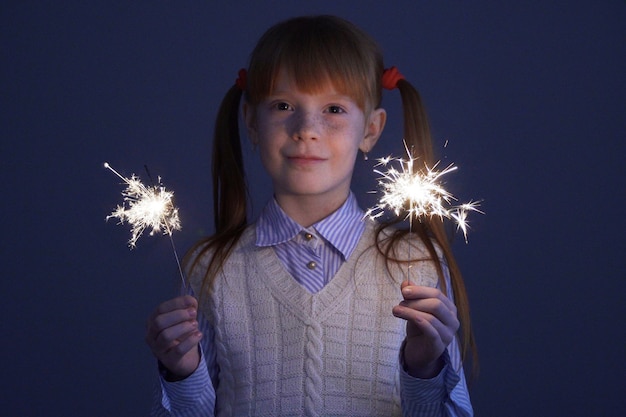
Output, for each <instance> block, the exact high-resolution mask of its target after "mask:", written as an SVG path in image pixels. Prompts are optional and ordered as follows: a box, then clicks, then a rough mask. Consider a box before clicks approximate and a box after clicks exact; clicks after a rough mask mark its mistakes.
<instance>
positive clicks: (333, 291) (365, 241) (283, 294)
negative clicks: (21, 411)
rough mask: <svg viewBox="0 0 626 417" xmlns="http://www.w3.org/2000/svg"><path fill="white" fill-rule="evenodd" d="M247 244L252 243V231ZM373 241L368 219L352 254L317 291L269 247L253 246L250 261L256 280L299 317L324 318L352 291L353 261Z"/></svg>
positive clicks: (357, 259)
mask: <svg viewBox="0 0 626 417" xmlns="http://www.w3.org/2000/svg"><path fill="white" fill-rule="evenodd" d="M252 235H253V236H250V237H251V238H252V240H251V244H252V245H254V233H252ZM372 243H373V225H372V224H371V223H370V222H368V223H367V225H366V227H365V230H364V231H363V235H362V236H361V239H360V240H359V243H358V244H357V247H356V248H355V249H354V251H353V253H352V256H350V258H349V259H348V260H347V261H346V262H345V263H343V264H342V265H341V267H340V268H339V270H338V271H337V273H336V274H335V276H334V277H333V278H332V279H331V280H330V282H329V283H328V284H326V285H325V286H324V288H322V289H321V290H320V291H318V292H317V293H311V292H309V291H308V290H307V289H306V288H305V287H303V286H302V285H300V284H299V283H298V282H297V281H296V280H295V279H294V278H293V277H292V276H291V275H290V274H289V272H288V271H287V270H286V269H285V267H284V266H283V264H282V263H281V261H280V259H278V256H277V255H276V252H275V251H274V249H273V248H272V247H255V248H256V250H253V251H252V256H254V260H253V261H254V262H257V264H258V265H259V271H260V273H261V276H260V281H261V282H260V284H262V285H266V286H267V287H268V288H269V289H270V291H271V293H272V294H273V296H274V297H276V298H277V299H278V300H279V301H280V302H281V303H282V304H283V305H285V306H287V307H288V308H289V309H290V310H291V311H292V313H294V314H296V315H298V316H299V317H300V318H301V319H302V320H304V321H307V320H308V319H309V318H310V319H314V320H324V318H326V317H327V316H329V315H330V314H332V313H333V311H334V310H335V309H336V308H338V306H339V305H340V304H341V301H342V300H343V299H344V298H345V296H346V295H347V293H348V292H350V291H354V289H355V288H356V286H357V285H358V281H359V277H358V276H356V275H355V273H354V272H355V269H356V264H357V263H358V261H359V258H360V256H361V255H362V254H363V252H364V251H366V250H367V249H368V246H372Z"/></svg>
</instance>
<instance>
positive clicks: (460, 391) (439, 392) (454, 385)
mask: <svg viewBox="0 0 626 417" xmlns="http://www.w3.org/2000/svg"><path fill="white" fill-rule="evenodd" d="M443 359H444V367H443V369H442V370H441V372H439V374H438V375H437V376H435V377H434V378H431V379H421V378H414V377H412V376H411V375H409V374H408V373H407V372H406V371H405V370H404V366H401V367H400V396H401V397H402V413H403V415H405V416H414V417H426V416H451V417H452V416H454V417H457V416H458V417H470V416H473V415H474V411H473V409H472V403H471V402H470V398H469V391H468V390H467V384H466V381H465V373H464V372H463V367H462V366H461V360H460V352H459V348H458V343H457V341H456V339H455V340H454V341H453V342H452V343H451V344H450V346H448V348H447V349H446V350H445V351H444V353H443ZM401 363H402V361H401Z"/></svg>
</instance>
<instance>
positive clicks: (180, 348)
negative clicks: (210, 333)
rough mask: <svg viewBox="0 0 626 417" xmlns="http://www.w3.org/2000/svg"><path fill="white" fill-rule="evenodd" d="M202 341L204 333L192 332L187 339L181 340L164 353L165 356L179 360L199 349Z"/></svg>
mask: <svg viewBox="0 0 626 417" xmlns="http://www.w3.org/2000/svg"><path fill="white" fill-rule="evenodd" d="M200 340H202V333H201V332H200V331H194V332H191V333H189V334H188V335H187V337H185V338H183V339H179V340H178V343H176V344H175V345H173V346H172V347H171V348H170V349H169V350H167V351H166V352H165V353H164V356H165V357H168V358H172V359H174V360H177V359H178V358H180V357H182V356H185V355H186V354H187V353H189V352H190V351H191V350H192V349H197V346H198V343H199V342H200Z"/></svg>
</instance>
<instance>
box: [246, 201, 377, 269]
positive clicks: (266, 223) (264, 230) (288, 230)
mask: <svg viewBox="0 0 626 417" xmlns="http://www.w3.org/2000/svg"><path fill="white" fill-rule="evenodd" d="M363 217H364V212H363V210H361V208H360V207H359V204H358V202H357V200H356V197H355V196H354V194H353V193H352V192H350V194H349V195H348V198H347V199H346V201H345V202H344V203H343V205H342V206H341V207H339V209H337V210H336V211H335V212H333V213H332V214H330V215H329V216H328V217H326V218H324V219H322V220H320V221H319V222H317V223H315V224H314V225H312V226H311V227H309V228H304V227H302V226H301V225H299V224H298V223H296V222H295V221H294V220H293V219H291V218H290V217H289V216H288V215H287V214H286V213H285V212H284V211H283V210H282V209H281V208H280V206H279V205H278V202H277V201H276V199H275V198H273V199H272V200H271V201H270V202H269V203H268V204H267V205H266V206H265V208H264V209H263V211H262V212H261V215H260V216H259V219H258V221H257V226H256V232H257V233H256V236H257V239H256V245H257V246H275V245H279V244H281V243H284V242H287V241H289V240H291V239H293V238H295V237H296V236H297V235H298V234H299V233H302V232H316V234H317V235H318V236H321V237H323V238H324V239H325V240H326V241H328V242H329V243H330V244H331V245H332V246H333V247H334V248H335V249H337V250H338V251H339V252H341V254H342V255H343V257H344V259H347V258H348V256H350V254H351V253H352V251H353V250H354V248H355V247H356V245H357V243H358V240H359V238H360V237H361V234H362V233H363V230H364V229H365V223H364V222H363Z"/></svg>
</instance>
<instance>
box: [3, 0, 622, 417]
mask: <svg viewBox="0 0 626 417" xmlns="http://www.w3.org/2000/svg"><path fill="white" fill-rule="evenodd" d="M382 3H383V2H380V1H358V2H357V1H354V2H342V1H335V2H317V3H315V5H313V4H312V2H311V3H304V2H303V3H297V2H281V1H276V2H272V1H256V2H248V3H245V2H239V1H229V2H226V1H224V2H208V1H205V2H200V1H184V2H167V1H134V2H130V1H112V2H79V1H63V2H44V1H42V2H26V1H24V2H22V1H8V2H3V3H2V5H1V6H0V15H1V20H0V36H1V38H0V39H1V53H2V55H1V56H2V58H1V59H2V62H1V65H0V74H1V83H2V84H1V86H2V87H1V88H2V90H1V91H2V95H1V97H2V102H1V106H2V107H1V109H0V110H1V112H0V113H1V116H0V117H1V119H0V129H1V130H0V132H1V138H2V145H1V152H2V162H1V175H2V177H1V178H2V181H1V185H0V187H1V188H0V191H1V192H2V194H1V196H2V216H0V219H1V221H2V224H1V229H0V230H1V231H2V247H1V250H0V253H1V256H2V262H1V263H0V265H2V302H1V304H0V314H1V318H2V325H1V326H2V327H1V328H0V335H1V340H2V342H1V343H0V346H1V347H0V349H1V350H0V352H1V353H2V377H1V378H0V381H1V382H0V384H2V385H1V387H0V392H2V395H1V396H0V398H1V399H0V410H1V411H0V413H1V414H2V415H6V416H92V417H93V416H134V415H145V414H146V413H147V410H148V408H149V403H150V397H151V391H152V387H153V376H154V360H153V359H152V357H151V354H150V352H149V350H148V348H147V347H146V346H145V345H144V342H143V332H144V322H145V320H146V317H147V316H148V314H149V313H150V311H151V310H152V309H153V308H154V307H155V306H156V305H157V304H158V303H159V302H161V301H163V300H165V299H167V298H170V297H171V296H172V295H173V294H174V293H175V291H176V288H177V285H178V276H177V272H176V266H175V262H174V259H173V255H172V251H171V248H170V246H169V245H170V243H169V241H168V240H167V238H163V237H143V238H142V239H141V240H140V241H139V245H138V248H137V249H136V250H135V251H132V252H131V251H129V250H128V248H127V247H126V240H127V239H128V238H129V233H128V229H127V228H126V227H120V226H116V225H115V222H109V223H105V221H104V218H105V216H106V215H107V214H108V213H109V212H110V211H111V210H112V209H113V208H114V207H115V205H116V204H117V203H118V202H120V200H121V197H120V191H121V189H122V186H121V185H120V184H119V180H118V179H117V178H115V177H114V176H113V175H112V174H111V173H110V172H108V171H106V170H105V169H103V167H102V163H103V162H104V161H105V160H107V161H109V162H110V163H111V164H112V165H113V166H114V167H116V168H117V169H118V170H120V171H121V172H122V173H124V174H126V175H130V174H131V173H133V172H134V173H137V174H141V175H143V174H144V173H143V165H144V164H148V165H149V167H150V170H151V172H152V173H153V175H161V176H163V178H164V182H165V184H166V185H167V186H168V188H171V189H173V190H175V192H176V197H177V204H178V206H179V207H180V210H181V216H182V221H183V227H184V229H183V230H182V231H181V232H179V233H176V234H175V235H174V240H175V241H176V244H177V247H178V248H179V251H180V252H184V250H185V249H187V248H188V247H189V246H190V245H191V244H192V243H193V242H194V241H195V240H196V239H197V238H198V237H200V236H202V235H204V234H206V233H210V231H211V227H212V210H211V207H212V206H211V198H210V178H209V167H210V165H209V160H210V144H209V138H210V136H211V132H212V128H213V121H214V118H215V114H216V110H217V106H218V103H219V101H220V100H221V97H222V95H223V93H224V92H225V91H226V89H227V88H228V87H229V86H230V85H232V83H233V81H234V79H235V77H236V74H237V70H238V69H239V68H240V67H242V66H244V65H245V64H246V61H247V57H248V54H249V52H250V50H251V48H252V47H253V45H254V43H255V42H256V40H257V38H258V37H259V36H260V35H261V33H262V32H263V31H264V30H265V29H266V28H267V27H268V26H270V25H271V24H273V23H275V22H276V21H278V20H282V19H283V18H287V17H291V16H294V15H300V14H309V13H320V12H324V13H333V14H337V15H340V16H343V17H346V18H348V19H350V20H352V21H354V22H355V23H357V24H358V25H360V26H361V27H362V28H364V29H365V30H366V31H368V32H369V33H370V34H372V35H373V37H374V38H376V39H377V40H378V41H379V42H380V44H381V45H382V47H383V49H384V52H385V58H386V64H387V65H397V66H398V67H399V68H400V70H401V71H402V72H403V73H404V74H405V75H406V76H407V78H408V79H409V80H411V81H412V82H413V83H414V84H415V85H416V86H418V88H419V89H420V90H421V92H422V94H423V96H424V100H425V102H426V104H427V107H428V111H429V114H430V117H431V120H432V125H433V131H434V134H435V136H436V139H437V147H438V149H439V154H440V157H441V158H442V159H444V160H445V161H446V162H454V163H456V164H457V165H458V166H459V167H460V170H459V171H458V172H457V173H455V174H452V175H451V176H449V178H448V180H449V186H450V189H451V190H452V191H453V192H454V193H455V194H456V195H458V196H459V197H460V198H461V199H462V200H468V199H483V200H484V205H483V208H484V210H485V211H486V215H484V216H473V217H472V218H471V219H472V221H473V223H472V224H473V229H472V232H471V234H470V242H469V244H467V245H465V244H464V243H463V242H462V239H459V240H458V242H457V243H455V246H456V250H457V255H458V258H459V261H460V263H461V265H462V267H463V270H464V272H465V278H466V281H467V286H468V289H469V293H470V297H471V302H472V308H473V320H474V325H475V329H476V336H477V338H478V343H479V353H480V356H481V364H482V372H481V374H480V376H479V378H478V380H477V381H476V382H475V383H474V384H473V386H472V397H473V402H474V406H475V410H476V412H477V415H479V416H555V415H563V416H566V415H567V416H590V415H593V416H616V415H624V414H626V400H625V396H624V378H625V377H626V360H625V359H624V354H625V353H626V352H625V347H626V337H625V332H624V325H623V320H624V318H626V314H625V313H626V307H625V303H624V302H623V293H624V290H625V289H626V285H625V284H624V278H625V277H624V275H625V274H624V270H625V269H624V268H625V266H626V264H625V261H624V259H625V256H624V253H623V252H624V249H625V247H624V243H623V241H622V240H621V239H622V235H623V233H624V231H625V227H624V226H625V222H624V203H625V202H626V201H625V198H624V191H625V189H626V187H625V184H624V173H625V172H624V165H623V161H624V157H625V156H626V152H625V151H626V147H625V145H624V140H625V139H626V138H625V134H624V132H625V128H626V122H625V120H626V106H625V100H624V97H625V96H626V82H625V78H626V77H625V76H624V74H626V63H625V56H626V48H625V43H626V42H625V41H626V24H625V22H626V4H625V3H624V1H597V2H591V1H589V2H583V1H567V2H566V1H563V2H544V1H532V2H496V1H483V2H480V1H479V2H459V1H442V2H421V1H414V0H411V1H397V2H389V5H388V6H383V4H382ZM399 101H400V100H399V96H398V94H397V92H386V93H385V96H384V105H385V107H386V108H387V109H388V111H389V114H390V121H389V124H388V128H387V130H386V131H385V134H384V135H383V138H382V140H381V143H380V146H379V148H378V149H377V150H376V151H374V152H373V153H372V157H380V156H384V155H387V154H388V153H394V154H396V155H401V151H402V147H401V130H400V127H399V126H400V114H399ZM445 141H448V146H447V147H445V148H444V147H443V144H444V143H445ZM247 157H251V158H254V155H253V154H252V152H251V151H250V150H247ZM372 165H373V161H372V160H370V161H369V162H367V163H366V162H363V161H359V162H358V164H357V173H356V175H357V178H356V182H355V187H354V191H355V192H356V193H357V195H358V196H359V198H360V199H361V201H362V204H363V205H364V206H367V205H369V204H371V203H372V201H373V200H372V197H371V196H370V195H368V194H367V191H369V190H371V189H373V188H374V186H375V181H374V174H373V173H372V172H371V169H372ZM259 169H260V168H259V165H258V163H254V161H253V159H251V163H250V168H249V171H250V172H252V173H253V175H251V177H253V187H252V192H253V195H254V201H255V207H256V209H258V207H259V206H261V205H262V204H263V202H264V201H265V199H266V198H267V197H268V196H269V194H268V193H269V187H268V183H267V180H266V178H264V177H263V176H260V175H259V174H258V171H259ZM144 178H145V176H144Z"/></svg>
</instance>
